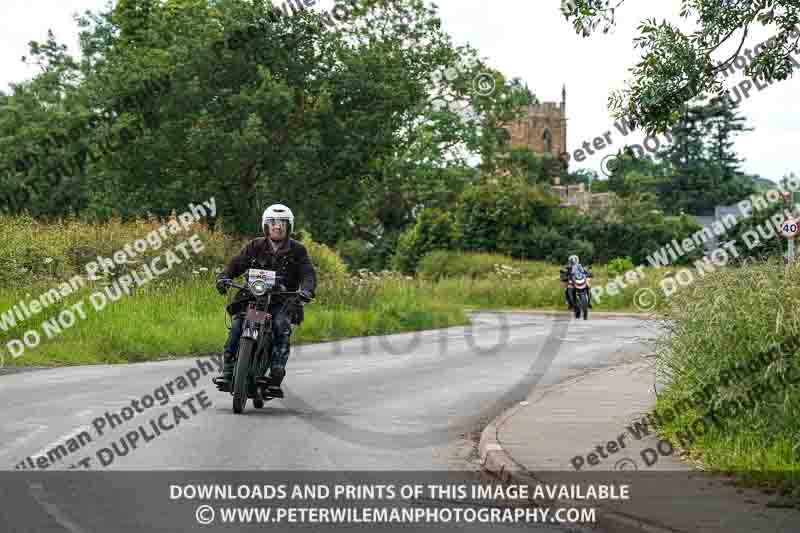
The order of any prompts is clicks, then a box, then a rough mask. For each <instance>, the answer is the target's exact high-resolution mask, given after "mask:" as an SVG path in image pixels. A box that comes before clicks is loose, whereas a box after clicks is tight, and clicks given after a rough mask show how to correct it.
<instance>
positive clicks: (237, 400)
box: [233, 339, 255, 415]
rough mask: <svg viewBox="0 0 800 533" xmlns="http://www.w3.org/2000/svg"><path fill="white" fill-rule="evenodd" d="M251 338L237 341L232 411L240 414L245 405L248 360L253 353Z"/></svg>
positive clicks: (248, 376)
mask: <svg viewBox="0 0 800 533" xmlns="http://www.w3.org/2000/svg"><path fill="white" fill-rule="evenodd" d="M254 344H255V342H254V341H253V339H241V340H240V341H239V353H238V354H237V355H236V372H235V373H234V374H233V412H234V413H236V414H237V415H238V414H241V413H242V411H244V407H245V405H247V386H248V381H249V379H250V360H251V358H252V355H253V345H254Z"/></svg>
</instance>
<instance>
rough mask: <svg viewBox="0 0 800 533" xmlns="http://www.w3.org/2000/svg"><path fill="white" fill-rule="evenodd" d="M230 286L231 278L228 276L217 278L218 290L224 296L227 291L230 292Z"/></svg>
mask: <svg viewBox="0 0 800 533" xmlns="http://www.w3.org/2000/svg"><path fill="white" fill-rule="evenodd" d="M230 287H231V280H229V279H227V278H221V279H218V280H217V291H219V293H220V294H221V295H223V296H224V295H225V293H227V292H228V289H230Z"/></svg>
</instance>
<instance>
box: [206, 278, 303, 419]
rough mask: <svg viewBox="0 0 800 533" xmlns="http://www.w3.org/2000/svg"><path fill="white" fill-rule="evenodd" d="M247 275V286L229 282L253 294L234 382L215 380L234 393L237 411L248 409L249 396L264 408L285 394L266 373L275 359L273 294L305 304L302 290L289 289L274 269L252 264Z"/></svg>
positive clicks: (238, 412)
mask: <svg viewBox="0 0 800 533" xmlns="http://www.w3.org/2000/svg"><path fill="white" fill-rule="evenodd" d="M245 279H246V281H245V284H244V285H243V286H242V285H236V284H235V283H233V282H230V283H229V286H230V287H235V288H237V289H245V290H247V291H249V293H250V295H251V298H250V301H249V303H248V306H247V312H246V315H245V320H244V323H243V324H242V336H241V337H240V338H239V350H238V352H237V353H236V366H235V367H234V371H233V382H232V383H230V384H225V383H218V382H217V381H216V378H215V379H214V380H213V381H214V383H215V384H216V385H217V389H218V390H220V391H222V392H230V393H231V394H232V395H233V412H234V413H236V414H241V413H242V412H243V411H244V408H245V405H246V404H247V399H248V398H252V400H253V407H255V408H256V409H261V408H262V407H264V402H265V401H269V400H271V399H272V398H280V397H282V395H281V396H273V395H272V394H273V393H271V392H270V390H269V388H268V387H267V385H268V384H269V378H267V377H265V376H264V374H266V372H267V369H269V368H270V367H271V365H270V361H271V359H272V346H273V339H272V314H270V313H269V312H268V311H267V310H268V309H269V305H270V303H271V301H272V297H273V296H276V295H279V294H290V295H295V296H297V298H295V299H291V300H288V301H287V302H286V306H289V305H303V304H304V302H303V300H302V299H300V297H299V294H300V291H299V290H297V291H287V290H286V288H285V287H284V286H283V285H281V284H279V283H278V280H280V279H281V278H280V276H276V273H275V272H274V271H272V270H261V269H256V268H251V269H249V270H248V271H247V275H246V277H245Z"/></svg>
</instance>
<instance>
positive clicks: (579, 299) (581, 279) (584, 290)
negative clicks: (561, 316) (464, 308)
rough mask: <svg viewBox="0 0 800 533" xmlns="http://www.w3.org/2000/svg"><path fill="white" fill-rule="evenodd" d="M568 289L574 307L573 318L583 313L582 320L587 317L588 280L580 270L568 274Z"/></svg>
mask: <svg viewBox="0 0 800 533" xmlns="http://www.w3.org/2000/svg"><path fill="white" fill-rule="evenodd" d="M569 291H570V292H571V294H572V303H573V307H574V308H575V318H580V317H581V315H583V319H584V320H588V319H589V280H588V279H587V277H586V275H585V274H583V273H582V272H579V273H577V274H574V275H572V276H570V279H569Z"/></svg>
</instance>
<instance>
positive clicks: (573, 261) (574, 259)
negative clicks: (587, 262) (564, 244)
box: [561, 255, 580, 265]
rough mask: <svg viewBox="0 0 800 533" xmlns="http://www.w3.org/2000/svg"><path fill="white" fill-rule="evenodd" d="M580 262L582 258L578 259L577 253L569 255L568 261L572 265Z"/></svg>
mask: <svg viewBox="0 0 800 533" xmlns="http://www.w3.org/2000/svg"><path fill="white" fill-rule="evenodd" d="M561 257H564V256H563V255H562V256H561ZM579 262H580V259H578V256H577V255H571V256H569V259H567V263H569V264H570V265H577V264H578V263H579Z"/></svg>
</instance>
